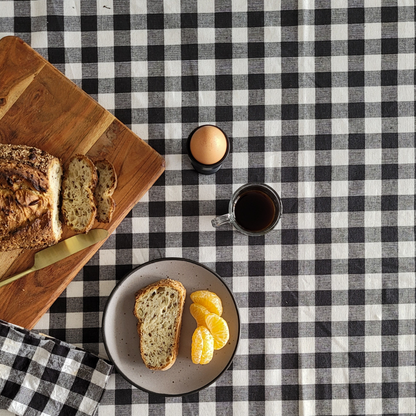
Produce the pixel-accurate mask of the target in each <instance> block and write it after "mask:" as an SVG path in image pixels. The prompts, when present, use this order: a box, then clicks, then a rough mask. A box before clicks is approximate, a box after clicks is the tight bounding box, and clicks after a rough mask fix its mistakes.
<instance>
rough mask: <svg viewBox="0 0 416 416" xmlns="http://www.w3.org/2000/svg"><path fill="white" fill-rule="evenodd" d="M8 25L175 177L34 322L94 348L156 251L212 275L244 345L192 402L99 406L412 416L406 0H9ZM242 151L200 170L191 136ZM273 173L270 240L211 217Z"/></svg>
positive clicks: (130, 400)
mask: <svg viewBox="0 0 416 416" xmlns="http://www.w3.org/2000/svg"><path fill="white" fill-rule="evenodd" d="M11 34H12V35H17V36H20V37H21V38H22V39H23V40H25V41H26V42H28V43H29V44H30V45H31V46H32V47H34V48H35V49H36V50H37V51H38V52H40V53H41V54H42V55H43V56H44V57H45V58H47V59H48V60H49V61H50V62H51V63H53V64H54V65H55V66H56V67H57V68H58V69H59V70H61V71H62V72H63V73H65V74H66V75H67V76H68V77H69V78H70V79H71V80H73V81H74V82H75V83H76V84H77V85H79V86H80V87H81V88H83V89H84V90H85V91H86V92H87V93H89V94H90V95H91V96H92V97H94V98H95V99H97V100H98V102H99V103H100V104H102V105H103V106H104V107H105V108H107V109H108V110H110V111H111V112H113V113H114V114H115V115H116V116H117V117H118V118H119V119H120V120H121V121H122V122H124V123H126V125H127V126H129V127H131V128H132V130H133V131H134V132H135V133H137V134H138V135H139V136H140V137H142V138H143V139H144V140H146V141H147V142H148V143H149V144H150V145H151V146H152V147H154V148H155V149H156V150H157V151H158V152H159V153H160V154H162V155H163V156H164V157H165V159H166V164H167V165H166V172H165V173H164V175H163V176H162V177H161V178H160V179H159V180H158V181H157V183H156V184H155V185H154V186H153V187H152V188H151V189H150V191H149V192H148V194H147V195H146V196H145V197H144V198H143V199H142V201H141V202H139V203H138V204H137V205H136V206H135V207H134V209H133V210H132V212H131V213H130V214H129V215H128V216H127V218H126V219H125V220H124V221H123V222H122V224H121V225H120V226H119V227H118V228H117V230H116V232H115V233H114V234H113V235H112V236H111V237H110V238H109V240H108V242H107V243H106V244H105V245H104V246H103V248H102V249H101V250H100V251H99V252H98V253H97V254H96V255H95V256H94V257H93V259H92V260H91V261H90V262H89V263H88V264H87V265H86V266H85V267H84V269H83V271H82V272H81V273H80V274H79V275H78V276H77V277H76V278H75V280H74V281H73V282H72V283H71V284H70V285H69V286H68V288H67V290H66V291H65V292H64V293H63V294H62V296H61V297H60V298H59V299H58V300H57V301H56V302H55V304H54V305H53V306H52V307H51V309H50V311H49V312H48V313H47V314H46V315H45V316H44V317H43V318H42V319H41V321H40V322H39V323H38V325H37V328H38V329H40V330H42V331H43V332H46V333H49V334H50V335H52V336H54V337H56V338H58V339H61V340H63V341H66V342H69V343H72V344H76V345H79V346H81V347H83V348H85V349H88V350H90V351H92V352H96V353H99V354H103V355H104V354H105V352H104V347H103V344H102V338H101V334H100V325H101V318H102V312H103V308H104V305H105V303H106V300H107V296H108V295H109V293H110V292H111V290H112V289H113V288H114V286H115V285H116V283H117V281H118V280H120V279H121V278H122V277H123V276H124V275H125V274H126V273H127V272H129V271H130V270H132V269H133V268H134V267H135V266H137V265H139V264H141V263H143V262H146V261H147V260H151V259H155V258H163V257H168V256H175V257H185V258H188V259H192V260H196V261H199V262H201V263H203V264H205V265H206V266H208V267H211V268H212V269H214V270H216V271H217V272H218V273H219V274H220V275H221V276H222V277H223V278H224V280H225V282H226V283H227V284H228V285H229V287H230V288H231V289H232V291H233V292H234V294H235V297H236V299H237V302H238V305H239V308H240V313H241V318H242V337H241V342H240V345H239V349H238V352H237V355H236V357H235V359H234V362H233V364H232V367H231V368H230V369H229V370H227V371H226V372H225V374H224V375H223V376H222V377H221V379H219V380H218V381H217V382H216V383H215V385H213V386H211V387H209V388H207V389H205V390H203V391H201V392H200V393H197V394H193V395H191V396H186V397H183V398H164V397H160V396H156V395H152V394H147V393H144V392H142V391H140V390H138V389H136V388H133V387H132V386H131V385H130V384H129V383H127V382H126V381H124V379H123V378H122V377H120V376H119V375H118V374H113V375H112V376H111V379H110V383H109V386H108V388H107V390H106V393H105V395H104V397H103V400H102V403H101V405H100V407H99V412H98V414H99V415H122V414H123V415H129V414H133V415H145V414H149V415H163V414H166V415H176V414H177V415H179V414H187V415H207V414H218V415H229V414H236V415H239V416H243V415H253V414H256V415H279V414H285V415H298V414H299V415H352V414H354V415H364V414H365V415H387V414H391V415H393V414H394V415H396V414H400V415H413V414H415V406H416V403H415V396H416V391H415V389H416V387H415V381H416V368H415V332H416V328H415V292H416V284H415V203H416V201H415V133H414V132H415V5H414V2H413V1H410V0H402V1H390V0H382V1H374V0H361V1H359V0H350V1H341V0H336V1H335V0H334V1H329V0H320V1H318V0H317V1H311V0H303V1H294V0H287V1H286V0H285V1H282V2H280V1H272V0H268V1H266V0H265V1H261V0H259V1H245V0H231V1H230V0H229V1H216V2H213V1H202V0H201V1H198V2H194V1H190V0H183V1H179V0H172V1H164V2H162V1H147V2H145V1H133V0H132V1H127V0H126V1H116V0H99V1H98V0H96V1H94V0H85V1H84V0H70V1H69V0H68V1H65V2H63V1H45V0H38V1H30V2H29V1H2V2H1V4H0V36H1V37H3V36H6V35H11ZM204 123H210V124H217V125H218V126H219V127H221V128H222V129H223V130H224V131H226V132H227V133H228V134H229V136H230V137H231V138H232V144H233V150H232V153H231V155H230V157H229V159H228V160H227V162H226V163H225V165H224V166H223V168H222V169H221V170H220V171H219V172H218V173H217V174H216V175H212V176H203V175H198V174H197V173H196V172H195V171H194V170H193V169H192V168H191V165H190V162H189V160H188V158H187V156H186V154H185V139H186V137H187V135H188V134H189V132H190V131H192V130H193V129H194V128H195V127H196V126H198V125H200V124H204ZM246 182H265V183H268V184H269V185H271V186H272V187H274V188H275V189H276V190H277V191H278V192H279V194H280V195H281V197H282V200H283V206H284V214H283V217H282V219H281V222H280V224H279V225H278V227H277V228H276V230H275V231H273V232H272V233H270V234H268V235H267V236H266V237H257V238H252V237H250V238H249V237H246V236H243V235H241V234H238V233H237V232H235V231H233V230H232V229H231V228H227V227H228V226H225V227H223V228H221V229H218V230H214V229H213V228H212V227H211V223H210V221H211V219H212V218H213V217H214V216H215V215H219V214H222V213H224V212H225V211H226V209H227V204H228V199H229V198H230V196H231V194H232V192H233V190H235V189H236V188H237V187H239V186H240V185H242V184H244V183H246Z"/></svg>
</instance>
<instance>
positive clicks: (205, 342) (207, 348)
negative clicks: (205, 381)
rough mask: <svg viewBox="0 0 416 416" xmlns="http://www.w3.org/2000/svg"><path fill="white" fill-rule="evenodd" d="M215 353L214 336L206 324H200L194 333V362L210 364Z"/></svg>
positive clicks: (192, 355)
mask: <svg viewBox="0 0 416 416" xmlns="http://www.w3.org/2000/svg"><path fill="white" fill-rule="evenodd" d="M213 355H214V337H213V336H212V335H211V333H210V332H209V331H208V329H207V328H205V327H204V326H198V328H196V329H195V331H194V333H193V335H192V347H191V357H192V362H193V363H194V364H208V363H209V362H210V361H211V360H212V357H213Z"/></svg>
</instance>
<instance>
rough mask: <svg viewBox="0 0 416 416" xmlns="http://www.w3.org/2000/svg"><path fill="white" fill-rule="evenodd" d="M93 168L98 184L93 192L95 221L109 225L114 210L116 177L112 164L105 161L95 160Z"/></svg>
mask: <svg viewBox="0 0 416 416" xmlns="http://www.w3.org/2000/svg"><path fill="white" fill-rule="evenodd" d="M95 166H96V168H97V173H98V184H97V187H96V188H95V192H94V196H95V201H96V203H97V220H98V221H100V222H104V223H109V222H110V221H111V218H112V216H113V212H114V210H115V208H116V203H115V201H114V199H113V194H114V191H115V189H116V187H117V175H116V171H115V169H114V166H113V165H112V163H110V162H109V161H108V160H106V159H103V160H97V161H96V162H95Z"/></svg>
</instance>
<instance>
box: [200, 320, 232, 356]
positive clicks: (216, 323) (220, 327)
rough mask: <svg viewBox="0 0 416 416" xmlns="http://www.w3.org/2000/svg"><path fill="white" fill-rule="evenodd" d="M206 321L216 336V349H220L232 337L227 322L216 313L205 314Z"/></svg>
mask: <svg viewBox="0 0 416 416" xmlns="http://www.w3.org/2000/svg"><path fill="white" fill-rule="evenodd" d="M205 322H206V326H207V328H208V329H209V331H210V332H211V334H212V336H213V337H214V350H220V349H221V348H222V347H224V345H225V344H227V342H228V340H229V338H230V331H229V329H228V325H227V322H226V321H225V320H224V319H223V318H221V316H218V315H217V314H215V313H209V314H208V315H205Z"/></svg>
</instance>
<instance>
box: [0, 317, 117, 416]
mask: <svg viewBox="0 0 416 416" xmlns="http://www.w3.org/2000/svg"><path fill="white" fill-rule="evenodd" d="M111 371H112V366H111V365H110V364H108V363H107V362H106V361H104V360H102V359H100V358H98V357H97V356H95V355H93V354H91V353H88V352H86V351H83V350H81V349H79V348H76V347H74V346H73V345H70V344H66V343H64V342H62V341H59V340H57V339H54V338H49V337H45V336H43V335H39V334H36V333H33V332H30V331H28V330H26V329H23V328H21V327H18V326H15V325H13V324H10V323H7V322H4V321H2V320H0V409H6V410H8V411H10V412H12V413H15V414H17V415H24V416H29V415H30V416H35V415H53V416H56V415H65V416H72V415H74V416H84V415H94V414H95V413H96V411H97V408H98V404H99V402H100V400H101V397H102V395H103V393H104V389H105V386H106V384H107V381H108V379H109V376H110V373H111Z"/></svg>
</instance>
